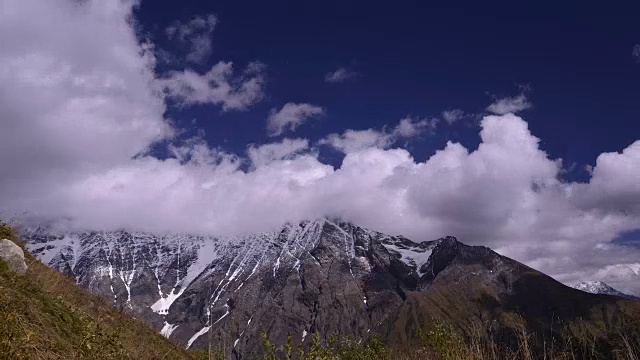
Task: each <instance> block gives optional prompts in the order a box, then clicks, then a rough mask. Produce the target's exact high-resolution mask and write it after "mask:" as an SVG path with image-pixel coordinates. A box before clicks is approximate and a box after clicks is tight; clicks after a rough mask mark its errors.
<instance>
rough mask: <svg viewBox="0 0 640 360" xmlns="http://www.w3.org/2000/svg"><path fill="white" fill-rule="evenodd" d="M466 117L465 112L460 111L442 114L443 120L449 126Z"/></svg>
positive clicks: (454, 110)
mask: <svg viewBox="0 0 640 360" xmlns="http://www.w3.org/2000/svg"><path fill="white" fill-rule="evenodd" d="M465 116H466V115H465V113H464V111H462V110H460V109H452V110H445V111H443V112H442V118H443V119H444V121H446V122H447V124H449V125H451V124H453V123H455V122H456V121H458V120H461V119H464V118H465Z"/></svg>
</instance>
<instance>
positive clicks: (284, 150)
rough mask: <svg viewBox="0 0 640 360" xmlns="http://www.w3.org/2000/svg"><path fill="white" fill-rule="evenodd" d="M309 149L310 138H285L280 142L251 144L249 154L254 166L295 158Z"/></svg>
mask: <svg viewBox="0 0 640 360" xmlns="http://www.w3.org/2000/svg"><path fill="white" fill-rule="evenodd" d="M308 149H309V140H307V139H283V140H282V141H281V142H279V143H270V144H265V145H261V146H255V145H251V146H249V148H248V149H247V156H248V157H249V160H251V163H252V164H253V166H254V167H258V166H262V165H267V164H269V163H271V162H274V161H278V160H283V159H290V158H294V157H295V156H296V155H299V154H300V153H302V152H304V151H306V150H308Z"/></svg>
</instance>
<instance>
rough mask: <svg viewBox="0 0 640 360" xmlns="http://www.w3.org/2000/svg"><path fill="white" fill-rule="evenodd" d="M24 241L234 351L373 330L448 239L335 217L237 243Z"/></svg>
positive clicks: (96, 235) (147, 238)
mask: <svg viewBox="0 0 640 360" xmlns="http://www.w3.org/2000/svg"><path fill="white" fill-rule="evenodd" d="M23 237H24V238H25V239H26V240H27V242H28V245H27V246H28V249H29V250H30V251H31V252H32V253H33V254H35V255H36V256H38V257H39V258H40V259H41V260H42V261H43V262H45V263H47V264H49V265H50V266H52V267H53V268H55V269H57V270H59V271H61V272H63V273H66V274H68V275H70V276H73V277H74V278H75V279H76V281H77V282H78V283H79V284H80V285H82V286H84V287H86V288H88V289H90V290H91V291H92V292H94V293H97V294H99V295H101V296H103V297H105V298H107V299H109V300H110V301H113V303H114V305H115V306H118V307H125V308H128V309H130V310H132V311H133V312H134V313H136V314H138V315H139V316H141V317H142V318H143V319H144V320H145V321H147V322H148V323H150V324H152V325H153V326H154V327H156V328H157V329H158V330H159V331H161V333H162V334H163V335H165V336H167V337H171V338H173V339H175V340H177V341H179V342H182V343H184V344H185V345H186V346H188V347H203V346H205V345H206V344H207V343H209V342H210V341H214V342H216V343H224V344H226V346H227V347H229V348H232V349H235V351H237V352H239V353H252V352H253V351H254V350H256V349H254V347H256V346H260V344H261V342H260V340H259V337H260V336H261V332H262V331H268V332H269V334H270V336H271V337H272V338H273V339H274V340H275V341H278V340H284V339H285V338H286V336H287V333H291V334H292V335H293V336H294V340H296V341H298V342H305V341H309V339H310V336H308V335H309V334H312V333H316V332H318V333H320V334H321V335H326V334H329V333H334V332H340V333H343V334H348V335H349V336H353V337H366V336H367V335H368V334H370V333H372V332H373V333H378V332H379V331H380V328H381V326H382V325H384V326H386V324H387V323H388V322H389V321H392V320H393V316H395V312H396V311H397V309H398V308H399V307H400V305H401V304H402V303H403V301H404V300H405V299H406V293H407V292H408V291H414V290H417V289H418V288H421V287H425V286H427V285H428V281H425V280H424V279H427V278H429V277H430V276H431V277H432V276H433V274H434V270H433V269H432V268H430V267H429V258H430V255H431V253H432V251H433V249H434V248H435V247H437V245H438V244H439V243H441V242H442V240H436V241H428V242H423V243H420V244H418V243H414V242H412V241H410V240H408V239H406V238H403V237H392V236H387V235H384V234H381V233H378V232H374V231H369V230H366V229H363V228H360V227H357V226H355V225H352V224H349V223H344V222H340V221H329V220H317V221H305V222H302V223H300V224H294V225H292V224H287V225H285V226H283V227H282V228H281V229H279V230H278V231H275V232H271V233H262V234H253V235H247V236H239V237H235V238H217V237H198V236H189V235H168V236H155V235H151V234H142V233H128V232H124V231H120V232H84V233H67V234H53V233H50V232H49V231H47V230H43V229H38V230H31V231H25V232H24V234H23ZM421 279H423V280H421Z"/></svg>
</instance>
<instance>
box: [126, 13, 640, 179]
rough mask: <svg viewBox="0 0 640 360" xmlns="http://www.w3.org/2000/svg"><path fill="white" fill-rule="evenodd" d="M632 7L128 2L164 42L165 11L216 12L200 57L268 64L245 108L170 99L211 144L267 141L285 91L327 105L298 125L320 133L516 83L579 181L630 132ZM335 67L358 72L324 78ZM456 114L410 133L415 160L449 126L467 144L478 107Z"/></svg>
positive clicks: (391, 119) (455, 102) (514, 88)
mask: <svg viewBox="0 0 640 360" xmlns="http://www.w3.org/2000/svg"><path fill="white" fill-rule="evenodd" d="M639 7H640V5H635V6H630V7H628V8H626V9H625V8H624V7H616V8H603V7H601V6H596V5H591V6H590V5H585V4H584V3H583V4H581V5H580V6H576V4H573V3H563V4H557V3H554V4H553V5H551V3H549V2H542V3H535V4H513V3H506V2H504V3H493V4H484V3H483V4H480V3H477V2H456V3H455V4H448V5H443V4H441V5H439V6H438V5H436V6H427V4H425V3H423V2H413V1H401V2H396V3H394V4H393V5H390V4H388V3H385V2H373V3H372V2H349V3H348V4H345V3H344V2H339V1H334V2H322V3H314V2H293V1H283V2H276V3H271V2H269V3H264V2H257V1H255V2H246V1H242V2H232V1H229V2H203V1H183V2H180V3H175V2H143V3H142V6H141V8H140V9H139V11H138V12H137V15H138V19H139V21H140V24H141V25H142V28H143V31H144V32H145V33H146V34H148V35H149V36H151V37H152V38H153V39H154V40H156V41H157V43H162V42H164V41H166V34H165V29H166V27H168V26H170V25H171V24H172V23H173V22H175V21H176V20H179V21H183V22H184V21H188V20H190V19H192V18H194V17H197V16H202V15H203V14H214V15H215V16H216V18H217V19H218V22H217V24H216V26H215V29H214V30H213V32H212V34H211V39H212V44H213V46H212V48H213V49H212V54H211V56H210V57H209V58H208V59H207V60H206V61H204V62H203V63H202V64H200V69H201V70H205V69H207V68H208V67H210V66H211V65H213V64H214V63H215V62H217V61H220V60H231V61H233V62H234V64H238V65H243V64H247V63H249V62H251V61H256V60H258V61H261V62H263V63H264V64H266V65H267V77H268V84H267V87H266V96H265V99H264V101H262V102H260V103H258V104H256V105H255V106H253V107H251V108H250V109H248V110H247V111H240V112H221V111H220V109H219V108H218V107H217V106H215V105H205V106H196V107H193V108H189V109H186V110H183V111H171V112H170V113H171V114H172V116H173V117H174V119H176V120H177V121H178V122H180V123H181V124H184V126H185V127H187V126H190V122H191V120H192V119H193V118H196V119H197V126H198V127H199V128H202V129H204V130H205V133H206V139H207V141H208V142H210V143H211V144H215V145H220V146H223V147H225V148H226V149H228V150H230V151H234V152H239V153H241V152H243V151H244V149H245V147H246V145H247V144H248V143H257V144H261V143H265V142H268V141H271V139H269V138H266V136H265V135H266V134H265V131H264V128H263V127H261V126H260V125H261V123H263V122H264V121H265V119H266V117H267V114H268V111H269V110H270V109H271V108H274V107H280V106H282V105H283V104H285V103H287V102H296V103H311V104H315V105H318V106H322V107H323V108H325V109H326V116H324V117H323V118H321V119H320V120H318V121H314V122H309V123H307V124H306V125H304V126H301V127H300V128H299V130H298V132H297V133H296V135H298V136H302V137H308V138H311V139H313V138H316V139H318V138H320V137H322V136H324V135H326V134H329V133H332V132H339V131H342V130H343V129H345V128H353V129H364V128H378V127H381V126H383V125H385V124H395V123H396V122H397V121H398V120H399V119H401V118H402V117H404V116H406V115H413V116H420V117H436V118H441V112H442V111H444V110H448V109H461V110H463V111H465V112H467V113H469V114H473V115H475V114H481V113H483V112H484V109H485V107H486V106H487V105H488V104H489V103H490V102H491V101H492V98H494V97H505V96H511V95H514V94H517V93H519V92H520V89H521V88H522V87H523V86H526V87H528V88H529V89H530V90H529V91H527V92H526V95H527V98H529V100H530V101H531V102H532V103H533V105H534V107H533V109H531V110H529V111H528V112H527V113H526V117H527V121H528V123H529V127H530V129H531V131H532V132H533V134H535V135H536V136H538V137H540V138H541V139H543V148H544V150H545V151H547V152H548V153H549V154H550V155H551V156H552V157H554V158H563V159H564V160H565V161H566V165H567V167H569V166H570V165H571V164H573V163H576V165H577V166H576V167H575V168H574V169H573V171H571V172H569V173H568V174H566V175H565V176H567V177H569V178H571V179H581V180H584V179H585V178H586V176H587V175H588V174H587V173H586V172H585V170H584V165H587V164H593V163H594V161H595V158H596V156H597V155H598V154H600V153H601V152H604V151H619V150H621V149H622V148H623V147H625V146H627V145H629V144H631V143H632V142H633V141H635V140H636V138H637V134H638V133H640V125H638V121H637V119H638V118H640V107H639V106H637V104H636V102H637V99H638V98H640V86H638V84H639V83H640V63H639V62H638V60H637V59H634V57H633V56H632V50H633V47H634V45H635V44H636V43H637V42H638V41H639V40H638V38H639V37H640V28H639V26H638V25H637V18H636V17H635V16H634V14H637V12H638V11H639V10H640V8H639ZM166 44H167V46H168V47H169V48H172V49H174V50H177V49H176V48H175V47H172V45H173V46H175V44H172V43H170V42H167V43H166ZM339 67H346V68H348V69H350V70H351V71H353V72H356V73H357V76H356V77H355V78H353V79H350V80H348V81H345V82H343V83H327V82H325V81H324V77H325V74H326V73H327V72H330V71H334V70H336V69H337V68H339ZM164 69H165V68H163V67H160V71H162V70H164ZM466 120H467V121H461V122H458V123H457V124H454V126H442V127H439V129H438V131H437V133H436V134H431V135H427V136H425V138H424V139H418V140H417V141H413V142H412V144H411V145H410V146H411V149H412V154H413V155H414V156H415V157H416V158H417V159H420V160H422V159H424V158H426V157H427V156H430V155H431V154H433V152H434V151H435V149H438V148H441V147H442V146H443V145H444V143H445V142H446V141H447V140H450V139H454V140H457V141H461V142H462V143H463V144H465V145H468V146H472V147H473V146H476V145H477V143H478V141H479V139H478V136H477V131H476V129H474V128H470V127H469V126H467V125H468V123H473V124H474V125H477V122H478V120H479V119H478V118H477V117H473V116H472V117H470V118H468V119H466ZM323 155H324V154H323ZM329 160H330V161H332V162H333V161H337V160H335V159H333V158H330V159H329Z"/></svg>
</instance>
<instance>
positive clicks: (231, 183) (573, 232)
mask: <svg viewBox="0 0 640 360" xmlns="http://www.w3.org/2000/svg"><path fill="white" fill-rule="evenodd" d="M3 6H4V10H3V11H2V13H0V42H2V44H3V51H2V52H1V53H0V119H1V127H2V131H0V163H1V164H2V167H0V184H2V186H0V197H1V198H2V199H3V201H2V204H1V205H0V208H1V210H2V216H3V217H18V218H19V217H21V216H23V215H24V214H25V213H26V214H27V215H28V216H36V217H38V218H66V219H69V221H70V223H71V224H73V225H75V226H79V227H86V228H95V229H116V228H122V227H124V228H130V229H139V230H146V231H154V232H165V231H170V232H195V233H214V234H230V233H235V232H238V231H241V232H253V231H264V230H269V229H271V228H274V227H276V226H279V225H281V224H282V223H283V222H285V221H295V220H299V219H303V218H316V217H322V216H337V217H342V218H344V219H346V220H350V221H353V222H355V223H357V224H359V225H362V226H366V227H370V228H372V229H376V230H380V231H384V232H387V233H390V234H403V235H406V236H407V237H410V238H412V239H414V240H416V241H422V240H430V239H434V238H438V237H440V236H443V235H454V236H457V237H458V238H459V239H460V240H461V241H463V242H465V243H469V244H476V245H486V246H490V247H492V248H494V249H496V250H497V251H499V252H501V253H503V254H505V255H508V256H511V257H514V258H516V259H518V260H520V261H523V262H525V263H527V264H528V265H530V266H533V267H535V268H537V269H540V270H542V271H545V272H548V273H549V274H551V275H553V276H555V277H556V278H557V279H559V280H562V281H575V280H583V279H594V280H605V281H607V282H608V283H610V285H612V286H613V287H615V288H619V289H620V290H622V291H626V292H634V293H636V294H638V293H640V281H638V279H640V278H639V277H638V276H640V273H639V271H635V272H634V269H640V260H639V259H640V250H638V249H636V248H631V247H622V246H616V245H613V244H609V243H608V241H610V240H611V239H613V238H615V237H616V236H618V235H619V234H620V233H622V232H625V231H631V230H634V229H638V228H640V205H639V204H640V182H638V181H637V179H640V141H636V142H634V143H633V144H624V145H625V147H623V148H621V149H619V150H620V151H619V152H611V153H603V154H601V155H600V156H598V158H597V161H596V163H595V164H594V166H593V172H592V177H591V179H590V181H589V182H588V183H575V182H564V181H562V180H561V177H560V174H561V171H562V163H561V160H559V159H552V158H550V157H549V156H548V155H547V154H546V153H545V152H544V150H543V149H541V148H540V145H539V144H540V140H539V139H538V138H537V137H535V136H534V135H533V134H532V133H531V132H530V130H529V128H528V125H527V123H526V121H525V120H524V119H523V118H521V117H519V116H516V115H514V114H513V113H514V112H516V111H520V110H523V109H526V108H528V107H530V106H531V105H530V103H529V102H528V100H527V99H526V98H524V97H523V98H520V97H515V98H510V99H502V100H497V101H496V102H495V103H494V104H492V105H490V106H489V108H488V110H489V111H490V112H492V113H495V114H497V115H487V116H485V117H484V118H483V119H482V121H481V122H480V132H479V135H480V138H481V143H480V146H479V147H478V148H477V149H476V150H471V149H467V148H465V147H464V146H463V145H461V144H459V143H454V142H449V143H447V145H446V146H445V147H444V148H442V149H440V150H439V151H437V152H436V154H435V155H433V156H432V157H430V158H429V159H427V160H425V161H424V162H419V161H416V160H415V159H414V158H413V157H412V155H411V153H409V152H408V151H407V150H406V149H403V148H397V147H394V145H395V144H396V142H397V141H396V140H397V139H404V138H410V137H414V136H418V135H419V134H421V133H423V132H424V131H430V130H431V129H432V123H431V122H430V121H431V120H424V119H422V120H420V119H405V120H402V121H401V122H400V123H399V124H398V125H397V126H396V127H394V128H392V129H383V130H374V129H369V130H351V129H346V130H345V131H344V132H343V133H342V134H331V135H327V136H326V137H325V138H324V140H322V141H320V142H319V143H312V142H311V141H310V140H309V139H289V138H284V139H280V140H277V141H274V142H273V143H269V144H265V145H262V146H255V145H249V146H248V147H247V151H246V154H232V153H229V152H226V151H224V150H222V149H220V148H218V147H216V146H214V145H212V144H207V143H206V142H205V141H204V140H202V139H199V138H194V139H192V140H190V141H187V142H183V143H180V144H178V143H175V144H172V145H171V146H170V147H169V150H170V154H171V156H169V157H168V158H166V159H160V158H157V157H155V156H152V155H151V154H150V152H149V150H150V148H151V147H152V146H153V145H154V144H156V143H157V142H159V141H164V142H169V143H172V140H173V139H174V138H175V135H176V134H177V133H179V132H180V129H179V128H176V126H175V125H174V124H173V123H172V122H171V121H169V120H168V119H166V118H164V114H165V111H166V110H167V104H168V103H169V101H176V100H177V101H178V102H179V103H181V104H182V106H187V105H190V104H199V103H209V104H216V105H218V106H220V108H221V109H223V110H227V111H232V110H243V109H246V108H247V107H250V106H251V105H253V104H254V103H256V102H257V101H259V99H261V98H262V96H263V95H264V83H265V81H266V80H265V77H264V74H263V65H257V63H256V64H249V65H248V66H247V67H246V68H245V69H244V70H241V71H240V75H239V76H238V75H235V72H234V71H233V68H234V66H233V65H232V64H231V63H230V62H220V63H218V64H216V65H214V66H213V67H212V68H211V70H210V71H208V72H206V73H204V74H202V73H199V72H197V71H195V70H193V69H190V68H188V67H185V68H183V69H178V70H175V71H174V72H170V73H169V74H168V75H166V74H165V75H162V76H160V75H158V74H156V73H155V70H154V69H155V63H156V51H157V49H155V45H154V44H152V43H150V42H149V41H148V40H142V41H141V40H140V38H139V37H138V36H137V34H136V31H135V23H133V22H132V21H130V19H131V18H132V16H133V13H132V9H133V8H134V7H135V6H136V2H134V1H129V2H126V1H118V0H100V1H98V0H88V1H85V2H72V1H64V0H56V1H48V2H40V1H35V0H7V1H6V2H5V4H4V5H3ZM214 23H215V22H213V24H214ZM211 26H213V25H211ZM79 29H81V30H82V31H79ZM175 36H178V30H176V32H175ZM307 105H308V104H307ZM310 106H311V105H310ZM285 107H286V105H285ZM283 109H284V108H283ZM283 109H280V111H279V112H275V113H273V114H274V116H276V115H277V114H280V113H281V112H282V110H283ZM307 110H309V109H307ZM312 113H313V114H315V115H319V114H320V112H319V111H315V112H313V111H312ZM305 114H309V111H307V112H306V113H305ZM293 118H294V117H286V118H283V119H284V120H282V119H281V120H278V121H276V120H277V119H276V120H274V124H276V125H274V127H273V129H272V130H273V132H274V133H277V134H282V133H283V132H284V130H285V129H294V128H295V125H296V124H298V123H297V122H295V121H293V122H292V120H291V119H293ZM296 119H298V118H296ZM452 119H453V118H452ZM263 120H264V119H257V121H263ZM296 121H297V120H296ZM256 126H257V127H262V126H263V123H262V122H257V123H256ZM323 144H324V145H330V146H333V147H335V148H337V149H340V150H341V151H343V152H344V153H345V157H344V160H343V162H342V164H341V166H340V167H338V168H334V167H333V166H331V165H329V164H326V163H323V161H322V160H321V159H320V157H319V155H318V151H317V146H320V145H323ZM247 164H248V165H249V166H247ZM612 279H613V281H612Z"/></svg>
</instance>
